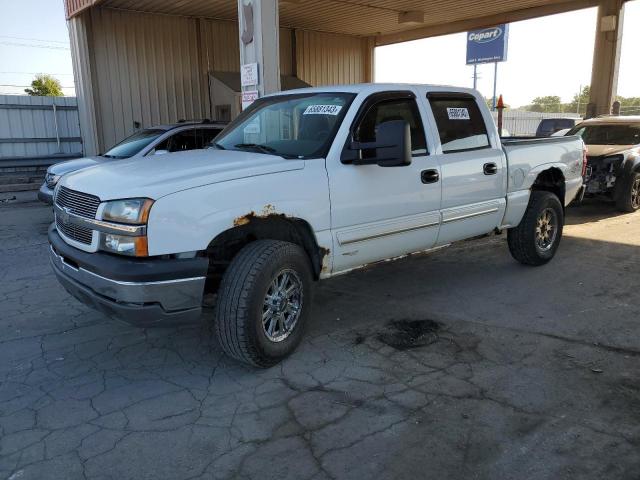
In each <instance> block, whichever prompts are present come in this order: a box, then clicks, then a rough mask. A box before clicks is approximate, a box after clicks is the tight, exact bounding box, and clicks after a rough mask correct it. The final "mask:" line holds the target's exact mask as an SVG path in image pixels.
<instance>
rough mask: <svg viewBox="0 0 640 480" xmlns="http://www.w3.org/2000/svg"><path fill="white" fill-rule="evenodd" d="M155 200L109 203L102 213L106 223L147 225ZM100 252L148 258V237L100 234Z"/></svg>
mask: <svg viewBox="0 0 640 480" xmlns="http://www.w3.org/2000/svg"><path fill="white" fill-rule="evenodd" d="M152 205H153V200H150V199H148V198H128V199H126V200H114V201H112V202H107V203H106V205H105V206H104V210H103V211H102V220H103V221H105V222H112V223H121V224H126V225H145V224H146V223H147V221H148V220H149V211H150V210H151V207H152ZM99 248H100V250H103V251H105V252H111V253H117V254H119V255H129V256H131V257H146V256H148V255H149V247H148V243H147V237H146V236H145V235H127V234H126V233H124V234H118V233H107V232H102V233H101V234H100V247H99Z"/></svg>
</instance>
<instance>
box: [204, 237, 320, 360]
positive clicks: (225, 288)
mask: <svg viewBox="0 0 640 480" xmlns="http://www.w3.org/2000/svg"><path fill="white" fill-rule="evenodd" d="M312 287H313V277H312V272H311V265H310V262H309V257H308V256H307V254H306V253H305V251H304V250H303V249H302V248H301V247H300V246H298V245H295V244H293V243H289V242H282V241H277V240H258V241H255V242H253V243H250V244H249V245H247V246H246V247H244V248H243V249H242V250H241V251H240V252H239V253H238V255H236V257H235V258H234V259H233V260H232V262H231V264H230V265H229V267H228V268H227V271H226V272H225V274H224V277H223V278H222V282H221V284H220V289H219V291H218V301H217V303H216V309H215V332H216V334H217V336H218V340H219V342H220V346H221V347H222V350H223V351H224V352H225V353H226V354H227V355H228V356H230V357H232V358H235V359H236V360H239V361H241V362H243V363H247V364H250V365H253V366H256V367H262V368H265V367H270V366H272V365H275V364H276V363H278V362H279V361H281V360H282V359H283V358H285V357H286V356H288V355H289V354H290V353H291V352H293V351H294V350H295V348H296V347H297V346H298V344H299V343H300V340H301V339H302V334H303V331H304V326H305V323H306V321H307V319H308V317H309V315H310V311H311V301H312Z"/></svg>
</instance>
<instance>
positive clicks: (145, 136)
mask: <svg viewBox="0 0 640 480" xmlns="http://www.w3.org/2000/svg"><path fill="white" fill-rule="evenodd" d="M163 133H165V131H164V130H157V129H145V130H141V131H139V132H137V133H134V134H133V135H131V136H130V137H129V138H126V139H125V140H123V141H121V142H120V143H119V144H117V145H116V146H115V147H113V148H112V149H111V150H109V151H108V152H107V153H105V154H104V155H103V156H104V157H107V158H129V157H133V156H134V155H135V154H136V153H139V152H140V150H142V149H143V148H144V147H146V146H147V145H149V144H150V143H151V142H153V141H154V140H155V139H156V138H158V137H159V136H160V135H162V134H163Z"/></svg>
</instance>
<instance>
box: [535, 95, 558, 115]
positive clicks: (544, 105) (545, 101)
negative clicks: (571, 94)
mask: <svg viewBox="0 0 640 480" xmlns="http://www.w3.org/2000/svg"><path fill="white" fill-rule="evenodd" d="M527 110H529V111H531V112H561V111H562V101H561V100H560V97H558V96H556V95H546V96H544V97H536V98H534V99H533V103H532V104H531V105H528V106H527Z"/></svg>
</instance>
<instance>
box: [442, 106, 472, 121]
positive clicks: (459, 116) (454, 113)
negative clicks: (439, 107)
mask: <svg viewBox="0 0 640 480" xmlns="http://www.w3.org/2000/svg"><path fill="white" fill-rule="evenodd" d="M447 115H448V116H449V120H471V119H470V118H469V110H467V109H466V108H447Z"/></svg>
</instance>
